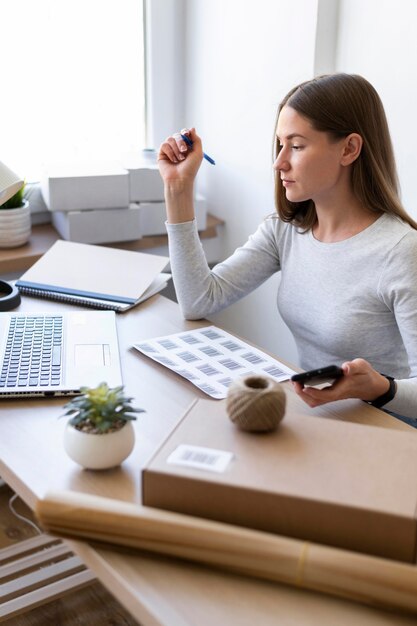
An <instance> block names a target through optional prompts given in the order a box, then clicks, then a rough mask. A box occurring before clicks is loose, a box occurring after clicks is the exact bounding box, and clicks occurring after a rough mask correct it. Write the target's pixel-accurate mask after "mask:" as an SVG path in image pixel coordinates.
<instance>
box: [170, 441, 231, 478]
mask: <svg viewBox="0 0 417 626" xmlns="http://www.w3.org/2000/svg"><path fill="white" fill-rule="evenodd" d="M232 458H233V454H232V452H227V451H226V450H215V449H214V448H204V447H202V446H190V445H186V444H181V445H179V446H177V447H176V448H175V450H174V451H173V452H171V454H170V455H169V457H168V459H167V463H170V464H171V465H182V466H185V467H195V468H197V469H203V470H208V471H209V472H217V473H219V474H221V473H223V472H224V471H225V470H226V468H227V466H228V465H229V463H230V461H231V460H232Z"/></svg>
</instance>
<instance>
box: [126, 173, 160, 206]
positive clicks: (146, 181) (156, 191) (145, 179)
mask: <svg viewBox="0 0 417 626" xmlns="http://www.w3.org/2000/svg"><path fill="white" fill-rule="evenodd" d="M126 169H127V170H128V172H129V187H130V201H131V202H162V201H163V200H164V183H163V180H162V177H161V175H160V173H159V169H158V166H157V165H151V164H149V165H148V164H146V165H140V166H138V167H126Z"/></svg>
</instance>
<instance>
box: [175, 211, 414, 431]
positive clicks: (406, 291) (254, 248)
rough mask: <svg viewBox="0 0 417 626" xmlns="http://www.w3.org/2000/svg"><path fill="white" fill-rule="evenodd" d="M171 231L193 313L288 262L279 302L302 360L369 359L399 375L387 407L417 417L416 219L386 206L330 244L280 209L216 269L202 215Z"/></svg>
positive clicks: (183, 292) (240, 292) (178, 273)
mask: <svg viewBox="0 0 417 626" xmlns="http://www.w3.org/2000/svg"><path fill="white" fill-rule="evenodd" d="M167 231H168V236H169V247H170V259H171V270H172V274H173V279H174V283H175V288H176V292H177V296H178V301H179V304H180V307H181V310H182V313H183V315H184V317H186V318H187V319H198V318H201V317H206V316H208V315H210V314H213V313H215V312H216V311H219V310H221V309H223V308H225V307H227V306H229V305H230V304H232V303H233V302H235V301H236V300H239V299H240V298H242V297H244V296H245V295H247V294H248V293H249V292H251V291H252V290H254V289H255V288H256V287H258V286H259V285H260V284H261V283H263V282H264V281H265V280H266V279H267V278H269V277H270V276H272V274H274V273H275V272H278V271H280V272H281V275H282V276H281V281H280V285H279V288H278V296H277V304H278V309H279V311H280V313H281V316H282V318H283V319H284V321H285V322H286V324H287V325H288V327H289V328H290V330H291V332H292V334H293V335H294V339H295V342H296V345H297V349H298V353H299V358H300V365H301V367H302V368H304V369H306V370H308V369H314V368H317V367H322V366H324V365H328V364H330V363H335V364H341V363H343V362H344V361H349V360H352V359H354V358H358V357H361V358H364V359H366V360H367V361H369V363H370V364H371V365H372V366H373V367H374V368H375V369H376V370H377V371H379V372H382V373H384V374H388V375H390V376H393V377H394V378H395V379H396V381H397V394H396V396H395V398H394V400H392V401H391V402H389V403H388V404H386V405H385V406H384V408H386V409H388V410H390V411H393V412H396V413H399V414H401V415H405V416H407V417H412V418H416V419H417V231H415V230H414V229H412V228H411V227H410V226H409V225H408V224H405V223H404V222H402V221H401V220H400V219H398V218H396V217H394V216H390V215H386V214H384V215H382V216H381V217H380V218H378V219H377V220H376V221H375V222H374V223H373V224H372V225H371V226H369V227H368V228H366V229H365V230H363V231H362V232H360V233H359V234H357V235H355V236H353V237H350V238H349V239H346V240H344V241H339V242H336V243H323V242H320V241H318V240H316V239H315V238H314V236H313V234H312V233H311V231H309V232H307V233H302V232H300V231H299V230H298V229H297V228H295V227H294V226H292V225H290V224H287V223H283V222H282V221H281V220H279V219H278V218H277V217H276V216H271V217H269V218H266V219H265V220H264V221H263V222H262V223H261V225H260V226H259V228H258V229H257V231H256V232H255V233H254V234H253V235H252V236H251V237H249V239H248V241H247V242H246V244H245V245H244V246H242V247H240V248H238V249H237V250H236V251H235V252H234V253H233V254H232V255H231V256H230V257H229V258H228V259H226V260H225V261H224V262H222V263H219V264H218V265H216V266H215V267H214V268H213V269H212V270H210V268H209V267H208V264H207V261H206V258H205V255H204V251H203V248H202V246H201V243H200V240H199V236H198V232H197V227H196V223H195V221H192V222H185V223H181V224H167Z"/></svg>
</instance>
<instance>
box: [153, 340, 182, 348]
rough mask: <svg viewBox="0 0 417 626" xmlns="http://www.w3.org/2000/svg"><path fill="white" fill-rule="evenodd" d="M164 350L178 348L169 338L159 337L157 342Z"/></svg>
mask: <svg viewBox="0 0 417 626" xmlns="http://www.w3.org/2000/svg"><path fill="white" fill-rule="evenodd" d="M158 343H159V344H160V345H161V346H162V347H163V348H165V350H173V349H174V348H178V346H177V344H176V343H174V342H173V341H171V339H161V341H159V342H158Z"/></svg>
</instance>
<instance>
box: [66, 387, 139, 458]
mask: <svg viewBox="0 0 417 626" xmlns="http://www.w3.org/2000/svg"><path fill="white" fill-rule="evenodd" d="M80 391H81V395H80V396H77V397H75V398H73V399H72V400H71V401H70V402H68V403H67V404H66V405H65V406H64V409H66V412H65V413H64V416H70V420H69V421H68V423H67V425H66V428H65V432H64V448H65V450H66V452H67V454H68V456H69V457H70V458H71V459H72V460H73V461H75V462H76V463H78V464H79V465H81V466H82V467H84V468H86V469H108V468H110V467H115V466H117V465H120V463H121V462H122V461H124V460H125V459H126V458H127V457H128V456H129V454H130V453H131V452H132V450H133V446H134V444H135V431H134V429H133V426H132V420H135V419H136V416H135V415H134V413H142V412H143V411H144V410H143V409H138V408H135V407H133V406H132V405H131V401H132V398H128V397H127V396H125V395H124V392H123V387H122V386H121V387H114V388H109V386H108V385H107V383H104V382H103V383H100V385H98V386H97V387H94V388H89V387H82V388H81V390H80Z"/></svg>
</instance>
